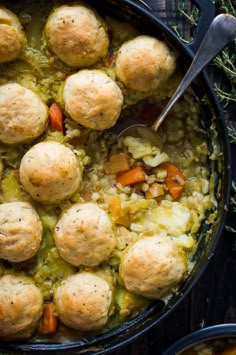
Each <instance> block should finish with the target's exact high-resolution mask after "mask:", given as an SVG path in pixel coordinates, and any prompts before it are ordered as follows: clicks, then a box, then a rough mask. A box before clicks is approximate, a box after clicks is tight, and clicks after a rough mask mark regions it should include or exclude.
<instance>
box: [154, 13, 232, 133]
mask: <svg viewBox="0 0 236 355" xmlns="http://www.w3.org/2000/svg"><path fill="white" fill-rule="evenodd" d="M235 36H236V17H234V16H232V15H228V14H221V15H218V16H216V17H215V19H214V20H213V21H212V23H211V25H210V27H209V29H208V31H207V33H206V35H205V37H204V38H203V40H202V43H201V45H200V47H199V49H198V51H197V53H196V55H195V58H194V59H193V61H192V64H191V66H190V67H189V69H188V71H187V73H186V74H185V76H184V78H183V80H182V81H181V83H180V85H179V86H178V88H177V89H176V91H175V93H174V95H173V96H172V98H171V99H170V101H169V102H168V104H167V105H166V107H165V108H164V110H163V111H162V112H161V114H160V115H159V117H158V118H157V119H156V121H155V122H154V123H153V125H152V129H154V131H156V130H157V129H158V128H159V126H160V125H161V123H162V122H163V121H164V119H165V117H166V115H167V114H168V113H169V111H170V110H171V108H172V107H173V105H174V104H175V103H176V101H177V100H178V99H179V98H180V96H181V95H182V94H183V92H184V91H185V90H186V89H187V88H188V86H189V85H190V84H191V82H192V81H193V80H194V79H195V78H196V76H197V75H198V74H199V73H200V71H201V70H202V69H203V68H204V67H205V66H206V65H207V64H208V63H209V62H210V61H211V60H212V59H213V58H214V57H215V56H216V55H217V54H218V53H219V52H220V51H221V50H222V49H223V48H224V47H225V46H226V45H227V44H228V43H230V42H231V41H232V40H233V39H234V37H235Z"/></svg>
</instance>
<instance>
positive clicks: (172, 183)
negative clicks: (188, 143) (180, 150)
mask: <svg viewBox="0 0 236 355" xmlns="http://www.w3.org/2000/svg"><path fill="white" fill-rule="evenodd" d="M159 167H160V168H162V169H165V170H166V171H167V175H166V178H165V184H166V186H167V188H168V190H169V193H170V194H171V196H172V197H173V198H174V199H176V198H178V197H179V196H180V194H181V192H182V191H183V188H184V184H185V178H184V175H183V173H182V172H181V171H180V170H179V169H178V168H177V166H175V165H174V164H172V163H163V164H161V165H159Z"/></svg>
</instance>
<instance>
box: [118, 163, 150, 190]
mask: <svg viewBox="0 0 236 355" xmlns="http://www.w3.org/2000/svg"><path fill="white" fill-rule="evenodd" d="M145 180H146V174H145V172H144V170H143V169H142V168H141V167H140V166H137V167H136V168H133V169H131V170H129V171H127V172H126V173H124V174H122V175H118V176H117V177H116V182H117V183H120V184H122V185H124V186H126V185H133V184H138V183H139V182H143V181H145Z"/></svg>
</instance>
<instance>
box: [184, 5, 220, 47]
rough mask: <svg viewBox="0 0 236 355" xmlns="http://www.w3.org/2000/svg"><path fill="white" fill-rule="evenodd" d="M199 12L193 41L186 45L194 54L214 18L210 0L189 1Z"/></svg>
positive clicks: (213, 7)
mask: <svg viewBox="0 0 236 355" xmlns="http://www.w3.org/2000/svg"><path fill="white" fill-rule="evenodd" d="M190 1H191V3H192V4H193V5H195V6H196V7H197V8H198V10H199V20H198V24H197V29H196V33H195V37H194V38H193V41H192V42H191V43H189V44H188V45H187V47H188V48H190V49H191V50H192V52H194V53H196V52H197V50H198V48H199V46H200V44H201V42H202V40H203V37H204V36H205V34H206V32H207V30H208V28H209V26H210V24H211V22H212V21H213V19H214V18H215V5H214V3H213V1H212V0H190Z"/></svg>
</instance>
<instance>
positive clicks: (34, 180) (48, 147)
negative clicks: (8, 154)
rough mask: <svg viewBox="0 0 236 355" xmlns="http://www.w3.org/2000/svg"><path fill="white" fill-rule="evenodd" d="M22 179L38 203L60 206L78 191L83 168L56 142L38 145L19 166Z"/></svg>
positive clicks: (31, 149) (67, 149)
mask: <svg viewBox="0 0 236 355" xmlns="http://www.w3.org/2000/svg"><path fill="white" fill-rule="evenodd" d="M20 180H21V183H22V185H23V187H24V189H25V190H26V191H27V192H28V193H29V194H30V195H31V196H32V198H33V199H34V200H36V201H39V202H42V203H48V204H52V203H58V202H60V201H62V200H64V199H67V198H69V197H71V196H72V195H73V194H74V193H75V192H77V190H78V188H79V187H80V184H81V182H82V168H81V164H80V162H79V160H78V159H77V158H76V156H75V154H74V152H73V151H72V150H71V149H70V148H68V147H66V146H65V145H64V144H61V143H58V142H56V141H50V142H41V143H38V144H35V145H34V146H33V147H32V148H30V149H29V150H28V151H27V152H26V154H25V155H24V156H23V158H22V160H21V163H20Z"/></svg>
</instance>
